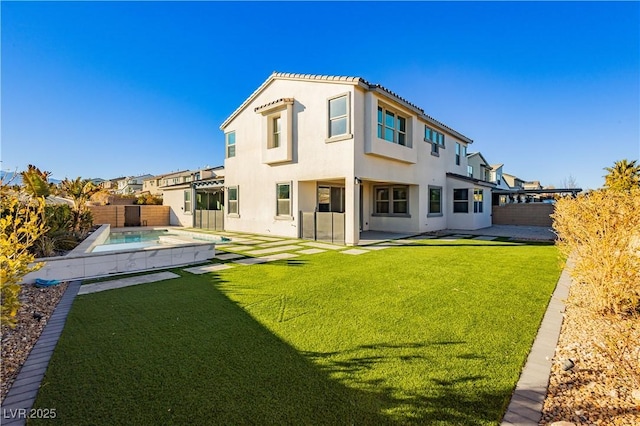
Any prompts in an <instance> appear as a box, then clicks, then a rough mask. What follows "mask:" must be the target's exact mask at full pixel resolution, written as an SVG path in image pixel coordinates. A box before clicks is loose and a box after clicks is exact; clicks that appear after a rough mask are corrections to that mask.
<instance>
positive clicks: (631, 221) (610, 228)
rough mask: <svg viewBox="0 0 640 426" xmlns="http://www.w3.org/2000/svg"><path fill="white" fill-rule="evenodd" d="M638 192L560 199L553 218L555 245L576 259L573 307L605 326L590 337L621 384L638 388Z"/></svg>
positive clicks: (639, 260) (608, 192) (639, 223)
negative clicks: (618, 374)
mask: <svg viewBox="0 0 640 426" xmlns="http://www.w3.org/2000/svg"><path fill="white" fill-rule="evenodd" d="M638 212H640V188H633V189H631V190H629V191H616V190H612V189H604V190H598V191H593V192H591V193H588V194H586V195H580V196H578V197H577V198H562V199H560V200H558V202H557V203H556V209H555V213H554V214H553V219H554V225H553V226H554V228H555V230H556V233H557V234H558V245H559V247H560V249H561V250H562V251H563V252H564V254H565V255H567V256H572V257H573V259H574V260H575V267H574V269H573V271H572V274H571V275H572V276H573V278H574V280H575V283H576V285H575V286H574V288H573V289H572V297H571V303H573V304H575V305H577V306H579V307H580V308H582V309H584V310H585V311H587V312H588V313H590V314H591V315H592V316H593V317H594V318H595V319H596V320H597V321H599V322H604V323H605V324H606V327H602V328H603V329H604V330H607V331H605V332H603V335H601V336H593V339H594V342H593V343H594V344H595V346H596V347H597V348H598V349H599V350H600V351H602V352H603V353H604V354H605V355H606V356H607V357H609V359H610V360H611V361H612V365H614V366H615V367H616V368H617V369H618V370H619V373H621V375H622V377H624V378H625V379H628V380H631V381H633V382H635V384H636V386H640V346H639V345H638V344H637V342H635V341H630V338H629V336H634V335H637V333H635V330H637V329H638V328H640V220H639V217H638Z"/></svg>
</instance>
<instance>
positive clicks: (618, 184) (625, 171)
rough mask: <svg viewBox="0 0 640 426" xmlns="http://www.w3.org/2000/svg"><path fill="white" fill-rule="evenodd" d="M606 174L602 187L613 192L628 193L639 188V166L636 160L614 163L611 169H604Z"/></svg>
mask: <svg viewBox="0 0 640 426" xmlns="http://www.w3.org/2000/svg"><path fill="white" fill-rule="evenodd" d="M604 170H606V171H607V172H608V173H607V174H606V175H605V177H604V186H605V188H607V189H612V190H615V191H630V190H631V189H632V188H640V166H639V165H636V160H633V161H629V160H627V159H624V160H620V161H616V162H615V164H614V165H613V167H605V168H604Z"/></svg>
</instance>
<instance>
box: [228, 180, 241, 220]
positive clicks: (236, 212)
mask: <svg viewBox="0 0 640 426" xmlns="http://www.w3.org/2000/svg"><path fill="white" fill-rule="evenodd" d="M232 189H233V190H235V198H233V199H232V198H231V190H232ZM227 214H228V215H229V216H234V217H238V216H240V190H239V188H238V186H230V187H228V188H227Z"/></svg>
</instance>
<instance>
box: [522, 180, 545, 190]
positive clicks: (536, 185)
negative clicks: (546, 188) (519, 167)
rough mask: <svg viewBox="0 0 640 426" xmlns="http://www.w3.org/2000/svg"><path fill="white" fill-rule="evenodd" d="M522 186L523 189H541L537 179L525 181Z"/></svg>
mask: <svg viewBox="0 0 640 426" xmlns="http://www.w3.org/2000/svg"><path fill="white" fill-rule="evenodd" d="M522 187H523V188H524V189H534V190H539V189H543V188H542V185H541V184H540V181H539V180H533V181H527V182H524V183H523V184H522Z"/></svg>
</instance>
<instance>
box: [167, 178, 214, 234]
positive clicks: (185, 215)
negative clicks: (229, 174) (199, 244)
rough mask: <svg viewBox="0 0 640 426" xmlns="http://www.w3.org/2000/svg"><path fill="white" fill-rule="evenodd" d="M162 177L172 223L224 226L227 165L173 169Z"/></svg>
mask: <svg viewBox="0 0 640 426" xmlns="http://www.w3.org/2000/svg"><path fill="white" fill-rule="evenodd" d="M160 181H161V186H160V190H161V192H162V204H163V205H165V206H170V207H171V212H170V217H169V223H170V224H171V225H177V226H186V227H196V228H205V229H219V230H222V229H223V226H224V221H223V220H224V218H223V205H224V167H222V166H220V167H209V168H205V169H197V170H184V171H181V172H175V173H169V174H166V175H162V178H161V179H160Z"/></svg>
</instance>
